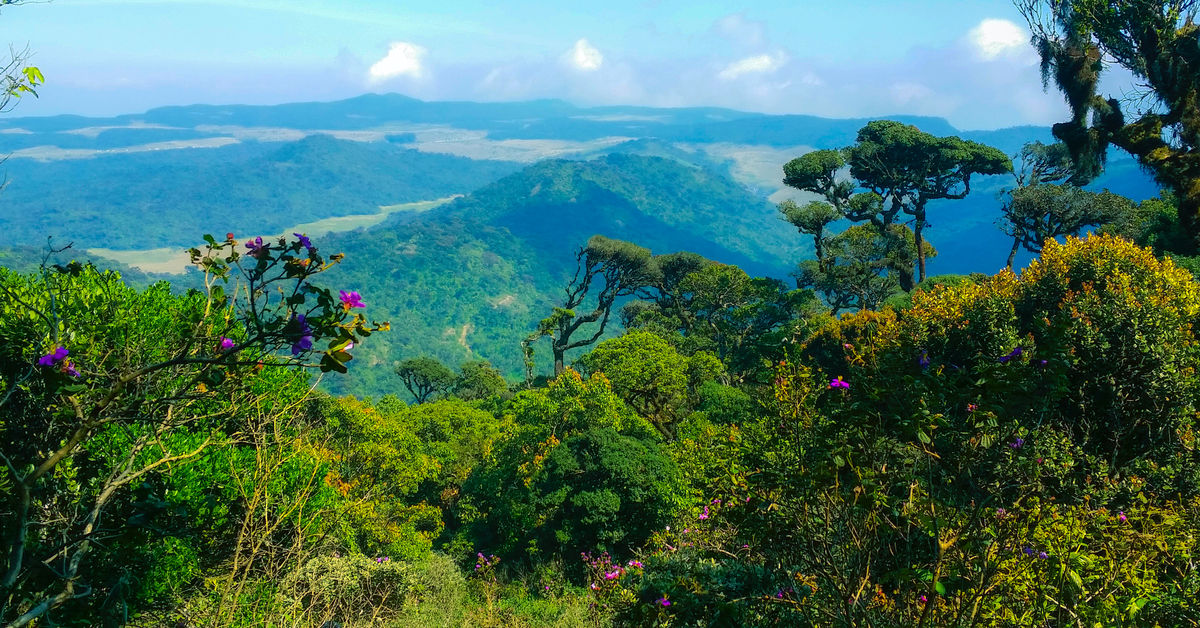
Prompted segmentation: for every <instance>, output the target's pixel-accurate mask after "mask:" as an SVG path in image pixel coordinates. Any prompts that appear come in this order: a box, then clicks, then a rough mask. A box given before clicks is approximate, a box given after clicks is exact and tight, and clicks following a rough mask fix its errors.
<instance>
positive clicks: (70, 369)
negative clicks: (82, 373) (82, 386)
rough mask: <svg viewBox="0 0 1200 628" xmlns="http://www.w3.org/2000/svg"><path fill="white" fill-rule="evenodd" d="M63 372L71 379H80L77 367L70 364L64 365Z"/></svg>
mask: <svg viewBox="0 0 1200 628" xmlns="http://www.w3.org/2000/svg"><path fill="white" fill-rule="evenodd" d="M63 372H64V373H66V374H67V375H70V376H71V377H79V371H78V370H77V369H76V368H75V365H74V364H71V363H70V362H65V363H63Z"/></svg>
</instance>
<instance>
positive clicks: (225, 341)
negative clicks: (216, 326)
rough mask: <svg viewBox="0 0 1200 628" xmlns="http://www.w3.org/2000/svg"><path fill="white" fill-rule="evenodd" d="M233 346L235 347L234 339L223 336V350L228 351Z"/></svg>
mask: <svg viewBox="0 0 1200 628" xmlns="http://www.w3.org/2000/svg"><path fill="white" fill-rule="evenodd" d="M232 348H233V339H232V338H225V337H222V338H221V350H222V351H228V350H230V349H232Z"/></svg>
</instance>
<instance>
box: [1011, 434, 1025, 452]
mask: <svg viewBox="0 0 1200 628" xmlns="http://www.w3.org/2000/svg"><path fill="white" fill-rule="evenodd" d="M1008 446H1009V447H1012V448H1013V449H1020V448H1022V447H1024V446H1025V439H1024V438H1021V437H1019V436H1018V437H1017V438H1014V439H1013V442H1011V443H1009V444H1008Z"/></svg>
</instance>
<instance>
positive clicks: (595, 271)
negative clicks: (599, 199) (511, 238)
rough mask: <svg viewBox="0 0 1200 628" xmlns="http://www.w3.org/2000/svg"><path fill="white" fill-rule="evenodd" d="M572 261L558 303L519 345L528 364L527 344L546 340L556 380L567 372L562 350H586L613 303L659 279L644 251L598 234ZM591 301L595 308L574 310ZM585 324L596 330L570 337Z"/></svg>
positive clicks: (604, 325) (605, 322)
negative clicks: (582, 310) (552, 359)
mask: <svg viewBox="0 0 1200 628" xmlns="http://www.w3.org/2000/svg"><path fill="white" fill-rule="evenodd" d="M575 260H576V266H575V275H574V276H573V277H572V278H571V281H570V282H569V283H568V284H567V286H566V288H564V290H563V293H564V294H563V301H562V305H561V306H560V307H556V308H554V312H553V313H552V314H551V315H550V316H549V317H547V318H545V319H542V321H541V322H540V323H539V324H538V330H537V331H536V332H535V333H534V334H533V335H532V336H530V338H529V339H527V341H526V343H525V344H524V346H525V347H526V361H527V362H529V361H530V360H531V358H530V357H529V352H530V351H531V347H530V345H531V341H532V340H534V339H536V338H538V337H540V336H550V340H551V345H550V346H551V350H552V351H553V352H554V374H555V376H558V375H561V374H562V372H563V371H564V370H565V368H566V366H565V355H566V353H567V351H570V350H571V349H577V348H579V347H586V346H588V345H590V344H592V343H594V342H596V341H597V340H599V339H600V337H601V336H603V335H604V330H605V329H606V328H607V326H608V321H609V318H610V317H611V315H612V309H613V306H614V305H615V304H616V302H617V299H620V298H622V297H628V296H632V295H633V294H635V293H636V292H637V291H638V290H641V289H642V288H645V287H646V286H649V285H653V284H654V283H655V282H656V281H658V280H659V278H660V277H661V271H660V270H659V269H658V266H657V265H656V264H655V263H654V259H653V257H652V256H651V255H650V251H649V249H645V248H642V247H640V246H637V245H636V244H633V243H630V242H624V241H622V240H613V239H610V238H606V237H604V236H600V235H596V236H592V237H591V239H589V240H588V243H587V246H585V247H583V248H581V249H579V252H578V253H576V255H575ZM593 298H594V299H595V301H594V303H595V305H594V306H593V307H592V310H591V311H590V312H587V313H584V314H580V313H577V312H576V309H577V308H579V307H581V306H583V305H584V304H585V303H587V302H589V301H590V300H591V299H593ZM590 323H596V324H597V325H596V328H595V332H593V333H592V335H590V336H587V337H585V338H582V339H578V338H575V333H576V332H578V331H579V330H580V328H581V327H583V326H584V325H586V324H590Z"/></svg>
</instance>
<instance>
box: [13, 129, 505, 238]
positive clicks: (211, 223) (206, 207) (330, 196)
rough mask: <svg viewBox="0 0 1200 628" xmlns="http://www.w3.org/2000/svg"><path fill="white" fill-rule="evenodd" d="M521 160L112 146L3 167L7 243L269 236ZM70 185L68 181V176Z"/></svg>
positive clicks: (459, 188)
mask: <svg viewBox="0 0 1200 628" xmlns="http://www.w3.org/2000/svg"><path fill="white" fill-rule="evenodd" d="M518 167H519V166H518V165H517V164H512V163H506V162H496V161H479V160H471V159H466V158H463V157H454V156H450V155H439V154H433V153H422V152H418V151H415V150H408V149H404V148H400V147H397V146H393V145H391V144H388V143H383V142H374V143H364V142H352V141H345V140H338V139H334V138H332V137H330V136H328V135H311V136H308V137H306V138H304V139H301V140H298V141H295V142H272V143H258V142H246V143H239V144H233V145H230V146H223V147H220V148H206V149H188V150H167V151H158V152H138V153H110V154H103V155H101V156H97V157H92V158H87V159H66V160H59V161H50V162H40V161H35V160H31V159H13V160H10V161H9V162H8V163H7V164H5V170H6V171H7V176H8V180H9V185H8V187H7V188H6V189H5V191H4V197H3V200H2V202H3V206H4V207H5V208H7V209H5V229H3V230H0V246H5V245H7V246H12V245H31V244H32V245H36V244H38V243H42V242H44V241H45V238H46V236H48V235H53V236H55V237H56V240H59V241H61V240H73V241H75V242H76V244H77V245H78V246H79V247H81V248H87V247H107V248H113V249H147V248H153V247H165V246H190V245H191V244H193V243H194V242H195V240H196V238H197V237H198V235H199V234H202V233H216V234H224V233H225V232H227V231H233V232H235V233H238V234H239V235H241V234H249V233H255V234H270V233H279V232H281V231H282V230H284V229H286V228H288V227H290V226H292V225H296V224H299V223H303V222H308V221H313V220H318V219H321V218H328V217H331V216H345V215H348V214H370V213H374V212H377V211H379V207H380V206H381V205H392V204H397V203H408V202H414V201H423V200H430V199H436V198H441V197H446V196H450V195H452V194H465V193H467V192H470V191H471V190H472V189H474V188H476V187H478V185H479V184H480V183H481V182H487V181H492V180H495V179H497V178H499V177H500V176H503V175H505V174H508V173H510V172H513V171H514V170H516V169H517V168H518ZM64 183H65V184H64Z"/></svg>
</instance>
